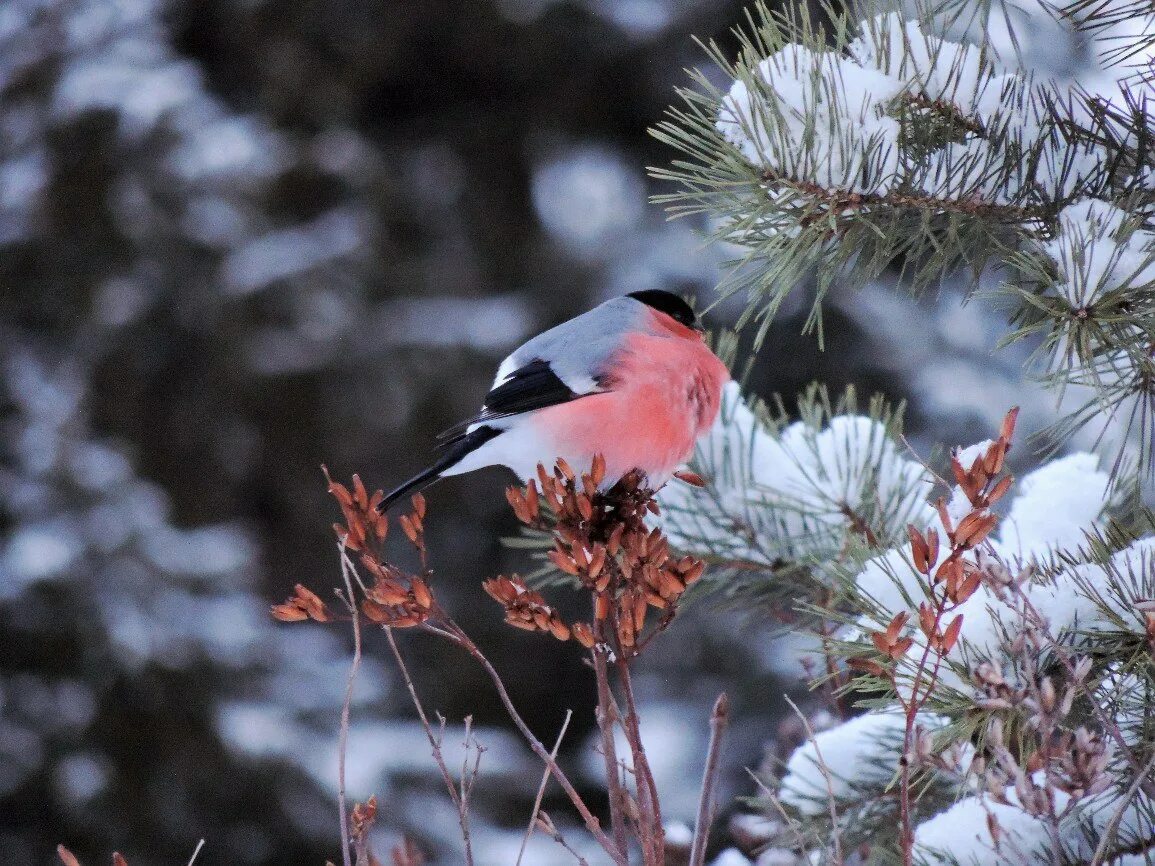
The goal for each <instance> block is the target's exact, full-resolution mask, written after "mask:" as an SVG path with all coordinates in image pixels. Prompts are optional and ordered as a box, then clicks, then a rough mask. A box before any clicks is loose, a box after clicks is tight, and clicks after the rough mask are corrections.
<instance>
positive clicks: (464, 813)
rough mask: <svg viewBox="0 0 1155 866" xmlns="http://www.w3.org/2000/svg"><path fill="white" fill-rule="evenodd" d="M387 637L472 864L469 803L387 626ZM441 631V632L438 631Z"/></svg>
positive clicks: (466, 859)
mask: <svg viewBox="0 0 1155 866" xmlns="http://www.w3.org/2000/svg"><path fill="white" fill-rule="evenodd" d="M384 631H385V638H386V640H387V641H388V642H389V649H390V650H392V651H393V658H394V659H395V660H396V662H397V668H398V670H400V671H401V678H402V679H403V680H404V681H405V688H406V689H408V690H409V700H410V701H411V702H412V704H413V708H414V709H416V710H417V718H418V719H420V720H421V727H422V729H423V730H424V731H425V737H426V739H427V740H429V748H430V749H431V750H432V752H433V760H434V761H435V762H436V764H437V769H438V770H440V771H441V780H442V781H443V782H444V783H445V787H446V789H447V790H448V791H449V799H450V800H452V801H453V805H454V807H455V808H456V809H457V821H458V823H459V824H460V825H461V835H462V841H463V842H464V843H465V862H466V864H469V866H472V863H473V846H472V842H471V839H470V833H469V804H468V803H466V802H463V801H462V798H461V797H460V796H459V794H458V792H457V786H456V785H455V784H454V782H453V776H452V775H451V774H450V772H449V767H448V766H446V764H445V758H444V756H443V755H442V754H441V738H440V737H439V736H437V735H436V734H434V733H433V727H432V725H430V724H429V717H428V716H426V714H425V707H424V706H423V705H422V703H421V698H419V697H418V696H417V689H416V688H414V686H413V678H412V677H411V676H410V675H409V668H408V666H406V664H405V657H404V656H402V655H401V650H400V649H399V648H398V646H397V641H396V639H395V638H394V637H393V629H391V628H385V629H384ZM437 633H439V634H440V633H441V632H437Z"/></svg>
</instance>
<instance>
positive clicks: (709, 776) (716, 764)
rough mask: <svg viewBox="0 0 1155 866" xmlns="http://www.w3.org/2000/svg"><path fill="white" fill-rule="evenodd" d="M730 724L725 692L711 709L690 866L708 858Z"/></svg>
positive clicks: (703, 861)
mask: <svg viewBox="0 0 1155 866" xmlns="http://www.w3.org/2000/svg"><path fill="white" fill-rule="evenodd" d="M729 725H730V699H729V698H728V697H727V696H726V693H725V692H722V694H720V695H718V699H717V700H716V701H714V709H713V711H712V712H711V713H710V745H709V747H708V748H707V750H706V769H705V770H704V771H703V772H702V793H701V796H700V797H699V798H698V817H697V820H696V822H695V823H694V842H693V844H692V845H691V846H690V866H702V864H703V863H705V862H706V845H707V843H708V842H709V841H710V824H711V823H712V822H713V820H714V793H715V789H716V787H717V785H718V770H719V768H720V766H721V765H720V760H719V759H720V758H721V754H722V737H723V736H725V734H726V728H727V727H729Z"/></svg>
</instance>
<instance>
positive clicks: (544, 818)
mask: <svg viewBox="0 0 1155 866" xmlns="http://www.w3.org/2000/svg"><path fill="white" fill-rule="evenodd" d="M537 826H538V827H539V828H540V829H541V831H542V832H543V833H545V834H547V835H548V836H549V837H550V838H551V839H553V841H554V842H556V843H557V844H559V845H561V847H562V848H564V849H565V850H566V851H568V852H569V853H570V854H572V855H573V858H574V859H575V860H577V862H578V866H590V864H589V863H587V862H586V858H585V857H583V856H582V855H581V854H579V853H578V852H577V851H575V850H574V849H573V848H571V847H570V844H569V842H567V841H566V840H565V837H564V836H563V835H562V834H561V830H559V829H558V828H557V827H556V826H555V825H554V823H553V819H552V818H550V817H549V814H548V813H546V812H541V813H540V814H539V815H538V816H537Z"/></svg>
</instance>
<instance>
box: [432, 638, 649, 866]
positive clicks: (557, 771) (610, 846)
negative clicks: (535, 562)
mask: <svg viewBox="0 0 1155 866" xmlns="http://www.w3.org/2000/svg"><path fill="white" fill-rule="evenodd" d="M439 618H440V619H441V622H442V624H443V625H444V626H445V629H446V631H445V632H444V634H445V635H446V636H447V637H448V638H449V640H451V641H452V642H453V643H455V644H457V646H459V647H461V648H462V649H464V650H465V651H466V652H467V653H469V654H470V655H471V656H473V658H474V659H475V660H476V661H477V663H478V664H480V665H481V666H482V668H483V669H484V670H485V672H486V674H487V675H488V676H489V679H490V681H491V682H492V683H493V687H494V688H495V689H496V690H497V696H498V698H499V699H500V700H501V704H502V707H504V708H505V712H506V715H508V716H509V718H510V720H511V721H512V722H513V724H514V726H515V727H516V728H517V729H518V731H519V732H520V733H521V735H522V737H523V738H524V739H525V741H526V742H527V743H528V744H529V747H530V749H532V750H533V753H534V754H535V755H537V757H538V758H539V759H540V760H541V761H542V762H544V763H545V765H546V766H547V767H549V770H550V772H551V773H553V776H554V778H555V779H557V781H558V784H559V785H561V787H562V790H563V791H565V793H566V796H567V797H569V800H570V802H571V803H572V804H573V807H574V808H575V809H577V811H578V814H579V815H581V818H582V820H583V821H584V822H585V825H586V829H588V830H589V831H590V833H591V834H592V835H593V837H594V838H595V839H596V840H597V842H598V844H599V845H601V846H602V848H603V850H605V852H606V853H607V854H609V855H610V857H611V859H613V861H614V863H616V864H617V866H629V860H628V858H627V857H626V856H623V855H622V854H621V853H620V852H619V851H618V849H617V846H616V845H615V844H614V842H613V840H612V839H610V837H609V836H607V835H606V834H605V831H603V830H602V826H601V822H600V821H599V820H598V819H597V817H596V816H595V815H594V814H593V813H592V812H591V811H590V810H589V807H588V806H587V805H586V803H585V801H584V800H583V799H582V798H581V795H580V794H579V793H578V792H577V789H576V788H574V786H573V783H572V782H570V780H569V777H568V776H567V775H566V774H565V772H564V771H563V770H562V769H561V767H559V766H558V765H557V762H556V761H555V760H554V759H553V758H551V757H550V754H549V752H547V751H546V748H545V746H543V745H542V744H541V741H540V740H538V738H537V737H535V736H534V735H533V731H531V730H530V729H529V725H527V724H526V723H525V720H524V719H523V718H522V717H521V714H520V713H519V712H518V711H517V707H515V706H514V704H513V700H512V699H511V698H510V696H509V692H508V691H507V690H506V688H505V682H504V681H503V680H502V678H501V674H499V673H498V672H497V669H496V668H495V667H494V666H493V664H492V662H490V661H489V658H488V657H487V656H486V655H485V653H483V652H482V651H481V648H480V647H478V646H477V644H475V643H474V642H473V640H472V638H470V637H469V635H467V634H466V633H465V632H464V631H462V630H461V628H460V627H459V626H458V625H457V624H456V623H455V622H453V621H452V620H451V619H449V618H448V617H446V616H441V617H439ZM422 627H424V625H422Z"/></svg>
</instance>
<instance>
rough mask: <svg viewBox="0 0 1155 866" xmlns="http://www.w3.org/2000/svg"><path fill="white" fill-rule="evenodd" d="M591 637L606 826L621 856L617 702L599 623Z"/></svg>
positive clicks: (623, 831)
mask: <svg viewBox="0 0 1155 866" xmlns="http://www.w3.org/2000/svg"><path fill="white" fill-rule="evenodd" d="M594 636H595V638H596V640H597V644H595V646H594V648H593V649H592V650H590V655H591V656H592V657H593V668H594V678H595V679H596V680H597V688H598V706H597V710H596V712H597V723H598V730H599V731H600V732H601V738H602V757H603V758H605V764H606V792H607V794H608V795H609V801H610V827H611V830H612V832H613V835H614V844H615V845H616V846H617V849H618V851H619V852H620V853H621V854H623V855H624V854H626V852H627V851H628V850H629V849H628V848H627V843H626V822H625V818H624V817H623V816H624V814H625V801H626V790H625V786H624V785H623V784H622V775H621V770H620V768H619V765H618V750H617V742H616V740H615V737H614V725H615V724H617V722H618V721H619V717H618V712H617V703H616V702H615V701H614V697H613V693H612V692H611V691H610V681H609V671H607V669H606V654H605V649H604V648H605V643H604V641H605V634H604V629H603V628H602V625H601V623H600V621H599V620H597V619H596V618H595V619H594Z"/></svg>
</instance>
